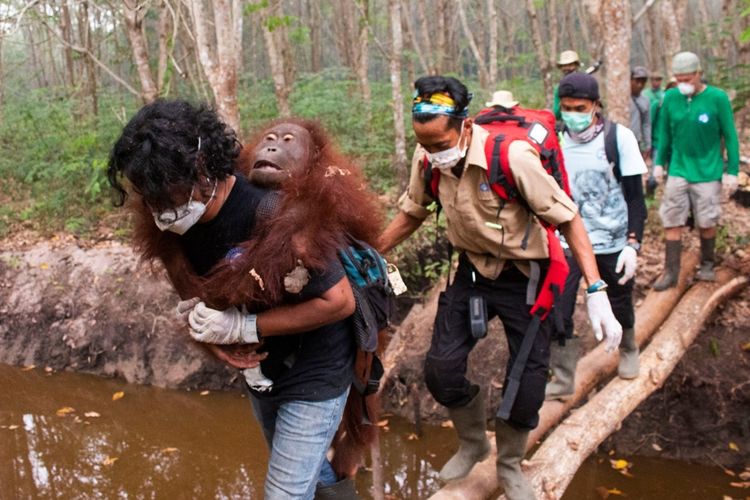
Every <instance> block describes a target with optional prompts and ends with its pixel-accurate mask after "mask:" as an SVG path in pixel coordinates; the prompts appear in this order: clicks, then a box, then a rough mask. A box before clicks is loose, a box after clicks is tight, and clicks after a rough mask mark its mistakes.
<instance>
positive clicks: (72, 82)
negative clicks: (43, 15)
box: [60, 0, 76, 93]
mask: <svg viewBox="0 0 750 500" xmlns="http://www.w3.org/2000/svg"><path fill="white" fill-rule="evenodd" d="M60 33H61V35H62V38H63V41H64V42H65V44H64V47H63V54H64V56H65V75H66V77H67V84H68V87H69V88H70V92H71V93H74V92H75V91H76V79H75V63H74V61H73V49H72V48H71V46H72V45H73V29H72V27H71V21H70V9H69V8H68V0H62V2H61V6H60Z"/></svg>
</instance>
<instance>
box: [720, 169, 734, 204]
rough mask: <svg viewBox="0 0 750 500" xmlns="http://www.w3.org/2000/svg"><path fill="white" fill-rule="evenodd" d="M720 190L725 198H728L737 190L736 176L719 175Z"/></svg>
mask: <svg viewBox="0 0 750 500" xmlns="http://www.w3.org/2000/svg"><path fill="white" fill-rule="evenodd" d="M721 190H722V192H723V194H724V198H725V199H729V197H730V196H732V195H733V194H734V193H735V191H737V176H736V175H732V174H723V175H722V176H721Z"/></svg>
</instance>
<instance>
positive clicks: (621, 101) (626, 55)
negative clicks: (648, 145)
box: [600, 0, 632, 125]
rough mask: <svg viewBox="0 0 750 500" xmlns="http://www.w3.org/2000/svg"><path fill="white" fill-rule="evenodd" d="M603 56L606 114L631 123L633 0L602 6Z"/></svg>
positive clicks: (608, 1) (613, 1) (614, 0)
mask: <svg viewBox="0 0 750 500" xmlns="http://www.w3.org/2000/svg"><path fill="white" fill-rule="evenodd" d="M600 12H601V21H602V30H603V33H606V34H607V36H606V37H604V40H605V42H604V60H605V61H606V64H607V79H606V81H605V85H604V86H605V91H606V96H607V116H608V117H609V118H610V119H611V120H613V121H616V122H619V123H622V124H625V125H628V124H629V123H630V42H631V38H632V23H631V12H630V0H607V1H606V2H604V4H603V5H602V8H601V11H600Z"/></svg>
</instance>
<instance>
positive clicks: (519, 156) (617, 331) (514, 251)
mask: <svg viewBox="0 0 750 500" xmlns="http://www.w3.org/2000/svg"><path fill="white" fill-rule="evenodd" d="M414 87H415V93H414V100H413V107H412V126H413V128H414V133H415V135H416V139H417V143H418V145H417V148H416V150H415V152H414V157H413V160H412V167H411V178H410V182H409V186H408V189H407V191H406V192H405V193H404V194H403V195H402V196H401V199H400V201H399V208H400V211H399V213H398V215H396V217H395V218H394V220H393V221H392V222H391V223H390V225H389V226H388V228H387V229H386V230H385V231H384V233H383V235H382V236H381V239H380V242H379V249H380V250H381V251H382V252H387V251H389V250H390V249H392V248H393V247H394V246H396V245H397V244H399V243H401V242H402V241H404V240H405V239H406V238H407V237H408V236H409V235H410V234H411V233H413V232H414V231H415V230H416V229H417V228H419V226H420V225H421V224H422V222H423V221H424V220H425V219H426V218H427V217H428V216H429V215H430V214H431V211H430V209H429V208H428V207H430V206H432V205H434V203H433V202H438V203H439V204H440V205H441V206H442V212H443V214H445V219H446V225H447V236H448V239H449V240H450V242H451V244H452V245H453V247H454V248H455V249H457V250H458V251H459V253H460V256H459V265H458V269H457V270H456V272H455V277H454V280H453V281H452V282H451V283H450V284H449V285H448V287H447V288H446V290H445V291H444V292H443V293H442V294H441V297H440V300H439V302H438V311H437V317H436V320H435V326H434V331H433V337H432V344H431V346H430V350H429V351H428V353H427V359H426V362H425V368H424V370H425V382H426V384H427V388H428V389H429V390H430V392H431V393H432V395H433V396H434V397H435V399H436V400H437V401H438V402H439V403H440V404H442V405H444V406H446V407H447V408H448V412H449V414H450V416H451V419H452V420H453V425H454V427H455V429H456V433H457V434H458V437H459V443H460V447H459V449H458V452H457V453H456V454H455V455H454V456H453V457H452V458H451V459H450V460H449V461H448V463H446V464H445V466H444V467H443V469H442V470H441V471H440V478H441V479H442V480H444V481H451V480H455V479H459V478H461V477H464V476H466V475H467V474H468V473H469V472H470V471H471V469H472V467H473V466H474V464H475V463H476V462H478V461H481V460H483V459H484V458H485V457H486V456H487V455H488V454H489V451H490V443H489V441H488V440H487V436H486V433H485V431H486V421H487V412H486V409H485V401H484V394H486V392H487V390H486V384H487V383H488V382H489V381H483V385H485V387H484V389H480V387H479V385H476V384H473V383H471V382H470V381H469V380H468V379H467V378H466V368H467V359H468V356H469V353H470V352H471V350H472V349H473V348H474V346H475V345H476V344H477V342H478V338H480V337H481V333H480V334H479V335H478V334H477V333H476V331H475V329H473V328H470V325H469V323H470V318H473V319H474V320H478V321H481V312H480V313H479V317H478V316H477V314H476V311H475V310H474V308H473V306H472V311H474V313H473V314H470V302H471V303H472V304H474V305H477V304H479V307H480V308H481V307H482V304H483V305H484V306H486V318H487V319H491V318H493V317H494V316H498V317H499V318H500V320H501V321H502V322H503V326H504V329H505V334H506V338H507V340H508V345H509V351H510V359H509V361H508V365H507V367H506V381H507V377H508V376H509V373H508V372H509V371H510V370H509V368H510V367H513V366H514V364H515V363H514V362H515V360H516V358H521V359H523V355H520V354H519V351H521V344H522V343H523V339H524V334H525V333H526V332H527V330H528V329H529V325H530V324H531V323H532V315H531V313H530V309H531V306H530V305H529V304H528V294H527V292H528V290H529V283H530V282H532V280H531V279H530V277H529V276H530V274H531V273H530V269H531V268H532V267H533V266H532V264H531V261H532V260H533V261H539V262H545V263H549V257H550V252H549V248H548V244H547V232H546V229H545V228H544V227H543V226H542V225H541V224H540V223H539V221H538V220H537V218H540V219H543V220H545V221H546V222H548V223H550V224H553V225H557V226H558V227H559V228H560V231H561V232H562V233H563V234H564V235H565V237H566V238H567V240H568V242H569V244H570V246H571V248H572V249H573V252H574V254H575V255H576V258H577V260H578V263H579V265H580V268H581V270H582V272H583V275H584V277H585V279H586V282H587V286H589V287H592V288H591V290H592V294H590V302H589V311H590V314H591V316H592V322H594V323H595V324H596V325H597V326H598V327H599V328H600V331H601V330H602V329H603V330H604V333H605V335H606V336H607V345H608V346H610V348H611V349H616V347H617V344H619V341H620V335H621V333H622V328H621V326H620V325H619V324H618V323H617V321H616V320H615V318H614V315H613V314H612V309H611V307H610V305H609V301H608V299H607V295H606V293H605V292H604V291H603V289H602V287H603V283H604V282H603V281H602V280H601V279H600V276H599V271H598V269H597V267H596V261H595V258H594V254H593V252H592V249H591V244H590V243H589V240H588V237H587V235H586V228H585V227H584V225H583V222H582V220H581V217H580V215H578V213H577V208H576V205H575V203H573V201H572V200H571V199H570V198H569V197H568V196H567V195H566V194H565V192H564V191H563V189H562V188H561V187H560V186H559V185H558V184H557V182H556V181H555V180H554V178H553V177H552V176H551V175H549V174H548V173H547V171H546V170H545V169H544V167H543V166H542V163H541V161H540V159H539V156H538V154H537V151H536V149H534V148H533V147H532V145H531V144H529V143H528V142H526V141H523V140H515V141H512V142H510V143H509V149H508V160H509V164H510V170H511V171H512V175H513V177H514V179H515V183H516V186H517V188H518V192H519V197H520V198H522V199H523V201H521V202H516V201H518V200H515V201H514V202H512V203H509V202H506V200H502V199H500V197H499V196H498V195H497V194H496V193H495V192H494V191H493V190H492V188H491V186H490V184H489V180H488V176H487V171H488V160H487V156H486V152H485V145H486V143H487V141H488V138H489V136H490V133H489V132H488V131H487V130H486V129H484V128H482V127H481V126H479V125H475V124H474V123H473V121H472V119H471V118H469V117H468V108H469V100H470V95H469V93H468V90H467V89H466V86H464V84H463V83H461V82H460V81H458V80H456V79H455V78H452V77H444V76H426V77H423V78H420V79H418V80H417V81H416V82H415V84H414ZM428 172H429V173H431V174H432V176H433V177H432V179H433V180H434V179H437V182H435V184H437V186H433V187H434V188H435V189H432V190H431V191H430V192H431V193H437V195H436V196H435V197H433V195H431V194H429V193H428V190H427V189H426V188H427V186H426V180H427V179H428V176H427V173H428ZM438 172H439V176H438V175H437V174H438ZM437 188H439V189H437ZM532 214H533V215H535V216H536V217H533V216H532ZM529 221H531V222H529ZM553 237H554V236H553ZM545 265H546V264H545ZM533 288H534V290H532V291H531V294H532V296H533V295H534V293H535V291H536V287H533ZM551 323H552V321H551V320H543V321H542V322H541V326H540V327H539V330H538V331H537V333H536V336H534V337H533V346H532V347H531V351H530V354H529V356H528V361H527V362H526V363H525V364H524V366H523V373H522V376H521V379H520V380H521V381H520V385H519V388H518V392H517V396H516V397H515V399H514V400H513V403H512V407H511V409H510V412H509V415H510V416H509V418H505V419H504V418H501V417H498V418H496V420H495V433H496V434H495V435H496V440H497V450H498V456H497V475H498V479H499V481H500V482H501V483H502V484H503V486H504V488H505V494H506V495H507V497H508V498H509V499H511V500H527V499H532V498H534V493H533V490H532V489H531V486H530V485H529V484H528V482H527V480H526V479H525V477H524V475H523V473H522V471H521V466H520V463H521V460H522V459H523V456H524V454H525V451H526V442H527V438H528V434H529V431H530V430H531V429H533V428H534V427H536V425H537V424H538V421H539V415H538V412H539V408H540V407H541V405H542V403H543V401H544V387H545V384H546V382H547V371H548V367H549V342H550V333H551V329H552V325H551ZM485 331H486V330H485ZM506 387H507V384H506ZM493 413H494V412H493Z"/></svg>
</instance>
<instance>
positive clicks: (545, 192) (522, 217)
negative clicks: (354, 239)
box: [399, 125, 577, 279]
mask: <svg viewBox="0 0 750 500" xmlns="http://www.w3.org/2000/svg"><path fill="white" fill-rule="evenodd" d="M488 136H489V133H488V132H487V131H486V130H484V129H483V128H481V127H479V126H478V125H474V126H473V133H472V138H471V144H470V146H469V150H468V152H467V158H466V162H465V164H464V171H463V174H462V175H461V177H460V178H458V177H456V176H455V175H453V172H451V171H450V170H441V172H440V186H439V189H438V194H439V197H440V204H441V205H442V207H443V210H442V213H443V214H444V216H445V219H446V226H447V232H448V239H449V240H450V242H451V243H452V244H453V246H454V247H455V248H456V249H457V250H459V251H465V252H466V254H467V256H468V257H469V259H470V260H471V262H472V264H474V266H475V267H476V268H477V270H478V271H479V272H480V273H481V274H482V276H484V277H486V278H489V279H496V278H497V277H498V276H499V275H500V272H501V271H502V270H503V266H504V265H505V262H506V260H511V261H513V263H514V264H515V265H516V266H517V267H518V268H519V269H520V270H521V271H522V272H524V274H526V275H527V276H528V272H529V265H528V262H527V261H529V260H535V259H545V258H548V257H549V252H548V249H547V233H546V231H545V229H544V228H543V227H542V226H541V224H540V223H539V220H538V219H537V217H541V218H542V219H544V220H545V221H547V222H548V223H550V224H555V225H559V224H562V223H564V222H568V221H570V220H572V219H573V217H575V214H576V212H577V207H576V204H575V203H574V202H573V201H572V200H571V199H570V197H568V195H566V194H565V192H564V191H563V190H562V189H561V188H560V186H558V184H557V182H556V181H555V180H554V179H553V178H552V176H550V175H549V174H547V172H546V171H545V170H544V167H542V164H541V162H540V160H539V155H538V154H537V152H536V150H535V149H534V148H533V147H532V146H531V145H530V144H528V143H527V142H525V141H515V142H513V143H512V144H511V145H510V147H509V148H508V156H509V160H510V170H511V172H512V174H513V178H514V180H515V183H516V186H517V188H518V192H519V193H520V195H521V196H522V197H523V198H524V199H526V201H527V203H528V205H529V207H531V210H532V211H533V213H532V214H530V213H529V212H528V211H527V210H526V208H524V206H523V204H521V203H518V202H515V201H514V202H507V201H504V200H501V199H500V197H499V196H498V195H497V194H495V192H494V191H492V189H491V188H490V186H489V182H488V180H487V158H486V156H485V151H484V145H485V142H486V141H487V138H488ZM424 156H425V150H424V149H423V148H422V147H421V146H419V145H417V148H416V150H415V151H414V157H413V158H412V165H411V177H410V180H409V187H408V188H407V191H406V192H405V193H404V194H403V195H402V196H401V198H400V199H399V208H400V209H401V210H402V211H404V212H405V213H406V214H408V215H410V216H412V217H415V218H417V219H421V220H424V219H425V218H426V217H427V216H429V215H430V214H431V213H432V212H431V210H429V209H428V208H427V207H428V206H430V205H431V204H432V203H433V201H434V200H433V199H432V198H431V197H430V196H429V195H428V194H427V193H426V192H425V180H424V170H423V165H422V160H423V158H424ZM530 218H531V228H530V232H529V239H528V245H527V247H526V249H525V250H523V249H522V248H521V242H522V240H523V238H524V234H525V232H526V227H527V223H528V221H529V219H530Z"/></svg>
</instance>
